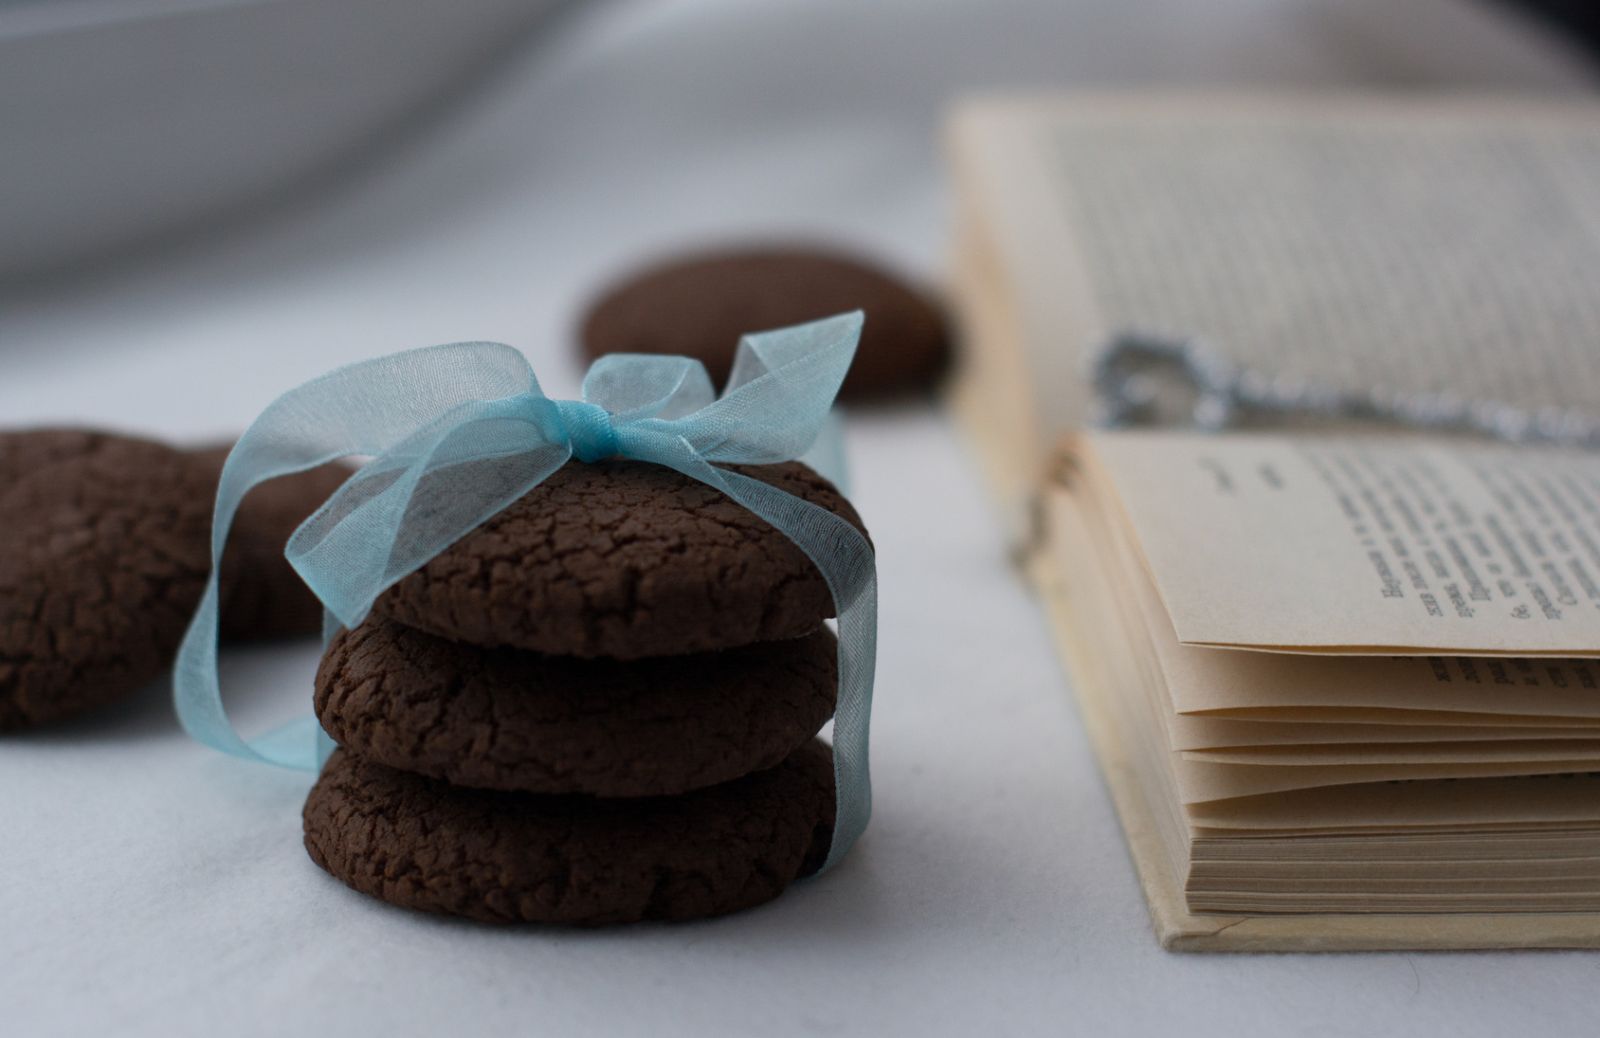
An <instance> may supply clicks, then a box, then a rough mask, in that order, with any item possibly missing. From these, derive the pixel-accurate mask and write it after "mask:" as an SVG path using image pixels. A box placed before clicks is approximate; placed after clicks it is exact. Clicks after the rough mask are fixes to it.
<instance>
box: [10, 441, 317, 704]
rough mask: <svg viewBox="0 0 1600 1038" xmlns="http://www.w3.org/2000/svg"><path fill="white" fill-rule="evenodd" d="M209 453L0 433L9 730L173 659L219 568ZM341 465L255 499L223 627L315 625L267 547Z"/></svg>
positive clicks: (104, 699)
mask: <svg viewBox="0 0 1600 1038" xmlns="http://www.w3.org/2000/svg"><path fill="white" fill-rule="evenodd" d="M207 453H208V452H191V451H184V450H180V449H178V448H175V447H171V446H168V445H166V444H162V443H157V442H154V441H151V440H144V439H139V438H136V437H131V436H124V435H121V434H117V433H108V432H103V431H99V430H92V429H72V428H40V429H25V430H13V431H6V432H0V529H4V530H5V531H6V532H7V534H8V544H7V546H6V549H7V550H6V551H5V553H4V554H3V555H0V729H7V728H22V727H28V726H31V725H35V724H40V723H46V722H49V721H53V720H57V719H60V718H64V717H68V716H71V715H73V714H77V713H81V712H84V711H86V710H89V709H92V708H94V707H96V706H99V705H102V704H104V703H109V702H112V701H114V700H116V699H119V698H121V697H122V696H124V695H126V694H127V693H129V692H131V691H133V690H134V689H136V688H138V687H139V686H140V685H143V684H144V683H146V682H148V681H150V680H152V679H154V678H156V677H158V676H159V675H160V674H161V673H162V672H163V671H164V670H165V669H166V668H167V666H168V665H169V664H170V663H171V661H172V657H173V654H174V653H175V652H176V651H177V647H178V643H179V641H180V640H181V639H182V637H183V632H184V630H185V628H186V627H187V625H188V621H189V617H190V614H191V613H192V612H193V611H194V608H195V606H196V605H197V604H198V603H199V600H200V595H201V592H202V591H203V589H204V586H205V580H206V576H207V574H208V573H209V571H210V548H209V545H210V538H211V507H212V502H213V499H214V497H215V493H216V480H217V476H218V474H219V472H220V469H221V459H222V455H223V454H225V453H226V451H225V449H224V450H223V451H222V452H221V453H218V452H216V451H211V452H209V454H211V455H214V458H208V457H207ZM336 474H337V473H336V472H332V471H329V472H324V471H323V470H318V472H316V473H308V474H305V475H302V476H291V477H286V478H285V479H283V480H275V481H274V482H273V483H271V484H267V485H266V486H263V487H261V488H258V490H257V491H255V492H252V493H251V495H250V496H249V497H248V498H247V499H246V501H245V504H244V507H243V508H242V509H241V510H240V514H239V519H238V522H237V523H236V526H235V529H236V531H237V536H235V537H233V538H231V539H230V541H229V550H228V552H227V553H226V555H225V556H224V559H223V572H222V576H223V580H222V584H223V601H224V606H223V610H222V621H223V633H224V635H225V636H227V637H233V638H238V637H242V636H251V637H258V636H272V635H284V634H314V633H315V632H316V631H317V629H318V627H319V625H320V610H319V608H318V607H317V605H316V602H315V600H314V599H312V598H311V597H310V595H309V592H305V591H304V589H303V587H301V585H300V583H299V580H298V578H297V577H296V576H295V575H294V573H293V571H292V570H291V569H290V567H289V565H288V563H287V562H285V561H284V560H283V559H282V557H281V554H280V555H277V556H276V557H275V558H274V557H269V556H268V555H267V554H266V553H265V552H264V551H263V550H262V548H261V546H262V545H264V544H269V543H272V542H273V541H274V540H275V539H277V538H278V537H279V536H280V534H281V537H282V539H283V540H287V538H288V534H289V532H290V531H291V530H292V529H293V526H294V525H295V524H298V522H299V521H300V519H301V518H304V516H305V515H307V514H309V513H310V512H311V511H312V510H313V509H314V508H315V507H316V505H317V504H319V503H320V502H321V500H322V498H323V497H325V496H326V495H327V494H328V493H331V491H332V489H333V488H334V487H336V486H337V485H338V482H339V479H342V478H343V476H342V474H337V475H338V478H334V476H335V475H336ZM278 544H279V551H281V545H282V541H281V540H279V541H278ZM290 582H292V583H293V585H294V588H295V589H298V590H292V589H290V588H289V587H288V585H289V583H290Z"/></svg>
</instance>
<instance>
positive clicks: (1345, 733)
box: [1168, 714, 1600, 750]
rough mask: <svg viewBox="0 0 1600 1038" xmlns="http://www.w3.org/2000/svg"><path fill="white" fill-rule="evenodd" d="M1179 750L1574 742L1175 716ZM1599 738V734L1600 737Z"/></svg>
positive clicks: (1484, 728) (1505, 729) (1483, 728)
mask: <svg viewBox="0 0 1600 1038" xmlns="http://www.w3.org/2000/svg"><path fill="white" fill-rule="evenodd" d="M1168 730H1169V732H1170V733H1171V735H1172V748H1173V749H1175V750H1206V749H1224V748H1252V747H1272V746H1322V745H1340V744H1347V743H1366V744H1369V745H1370V744H1374V743H1376V744H1399V743H1430V742H1469V741H1477V742H1484V741H1490V740H1507V741H1531V740H1545V739H1571V738H1573V737H1574V733H1573V731H1572V729H1571V728H1570V727H1545V728H1537V727H1520V726H1519V727H1511V726H1506V725H1500V724H1483V725H1465V724H1436V725H1426V724H1336V723H1335V724H1315V723H1312V724H1307V723H1305V722H1303V721H1294V722H1290V723H1282V722H1275V721H1246V720H1237V719H1235V718H1230V717H1216V716H1211V715H1205V714H1176V715H1174V716H1173V717H1172V719H1171V724H1170V725H1169V728H1168ZM1596 737H1597V738H1600V732H1597V733H1596Z"/></svg>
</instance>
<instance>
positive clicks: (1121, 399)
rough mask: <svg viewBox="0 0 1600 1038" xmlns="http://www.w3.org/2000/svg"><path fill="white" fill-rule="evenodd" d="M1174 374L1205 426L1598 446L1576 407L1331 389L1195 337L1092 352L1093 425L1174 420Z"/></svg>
mask: <svg viewBox="0 0 1600 1038" xmlns="http://www.w3.org/2000/svg"><path fill="white" fill-rule="evenodd" d="M1174 377H1176V378H1177V379H1178V380H1180V383H1181V385H1182V387H1183V388H1185V389H1186V390H1188V391H1189V392H1190V393H1191V394H1192V396H1193V399H1194V404H1193V407H1192V409H1191V411H1190V413H1189V414H1188V415H1187V416H1186V419H1187V422H1188V423H1189V424H1191V425H1193V426H1194V427H1195V428H1198V429H1202V430H1205V431H1208V432H1215V431H1220V430H1223V429H1230V428H1235V427H1238V426H1240V425H1244V424H1247V423H1251V422H1259V421H1261V420H1264V419H1265V420H1270V419H1271V418H1273V417H1287V416H1297V417H1309V418H1325V419H1338V420H1356V421H1370V422H1381V423H1388V424H1393V425H1400V426H1405V427H1408V428H1413V429H1427V430H1433V431H1437V432H1472V433H1478V434H1480V435H1484V436H1489V437H1492V438H1494V439H1497V440H1504V441H1506V442H1508V443H1550V444H1560V445H1565V446H1577V447H1587V448H1591V449H1594V448H1600V419H1597V418H1596V417H1594V416H1592V415H1588V414H1585V413H1583V412H1581V411H1577V410H1575V409H1572V408H1557V407H1548V408H1540V409H1539V410H1536V411H1529V410H1526V409H1524V408H1520V407H1514V406H1512V405H1510V404H1507V403H1502V402H1499V401H1494V400H1468V399H1465V398H1463V397H1461V396H1459V395H1457V394H1453V393H1427V392H1407V393H1401V392H1392V391H1388V390H1383V389H1370V390H1361V391H1346V390H1340V389H1334V388H1332V387H1329V386H1326V385H1318V384H1315V383H1313V382H1310V381H1307V380H1305V379H1302V378H1297V377H1294V376H1290V375H1271V374H1267V373H1265V372H1262V371H1258V370H1254V369H1251V368H1245V367H1240V366H1239V365H1237V364H1235V363H1233V362H1232V361H1230V360H1229V359H1228V358H1227V357H1225V356H1223V355H1222V353H1221V352H1220V351H1218V350H1217V349H1215V348H1213V347H1211V346H1209V345H1207V344H1205V343H1203V342H1201V341H1200V340H1199V339H1194V338H1188V339H1175V338H1170V337H1164V336H1159V335H1149V334H1144V333H1137V332H1129V333H1124V334H1121V335H1118V336H1116V337H1114V338H1113V339H1112V340H1111V341H1110V342H1108V343H1107V344H1106V345H1105V346H1104V347H1103V348H1102V349H1101V350H1100V352H1099V353H1098V354H1097V355H1096V356H1095V358H1094V368H1093V380H1094V390H1095V396H1096V398H1097V402H1098V404H1099V407H1100V414H1099V416H1098V417H1099V424H1100V425H1101V426H1103V427H1106V428H1125V427H1130V426H1142V425H1158V424H1166V422H1168V421H1172V419H1170V418H1164V416H1163V415H1162V414H1161V413H1160V410H1161V408H1160V404H1161V401H1162V393H1161V388H1162V385H1163V383H1164V382H1165V383H1166V384H1168V385H1170V384H1171V382H1170V380H1171V379H1172V378H1174ZM1182 420H1183V419H1178V421H1182Z"/></svg>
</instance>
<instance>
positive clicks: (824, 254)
mask: <svg viewBox="0 0 1600 1038" xmlns="http://www.w3.org/2000/svg"><path fill="white" fill-rule="evenodd" d="M850 310H862V311H864V312H865V314H866V326H865V327H864V328H863V329H862V332H861V343H860V345H859V346H858V347H857V349H856V356H855V361H854V362H853V363H852V364H851V366H850V372H849V374H848V375H847V376H846V378H845V380H844V385H843V386H842V387H841V389H840V393H839V395H840V397H841V398H843V399H847V400H849V399H854V400H861V399H866V398H870V397H883V396H891V395H894V394H900V393H907V392H914V391H917V390H923V389H926V388H928V387H929V386H931V385H932V384H933V383H934V382H935V381H937V379H938V378H939V376H940V375H941V374H943V373H944V370H945V369H946V367H948V365H949V360H950V338H949V331H948V329H947V326H946V321H945V318H944V314H943V313H942V312H941V310H940V308H939V307H938V306H936V305H935V304H934V303H933V302H932V301H930V300H929V299H928V298H927V297H926V296H925V295H924V294H922V293H921V292H918V291H916V290H915V289H913V288H911V287H910V286H909V285H907V284H906V283H904V282H903V281H901V280H900V279H899V278H897V277H895V276H893V275H892V274H890V273H888V272H887V271H885V270H883V269H881V268H879V267H877V266H875V265H873V264H871V263H867V262H863V261H862V260H859V259H856V258H854V257H851V256H848V255H845V254H843V253H841V252H837V251H834V250H831V249H827V248H817V247H807V246H792V247H773V248H757V249H732V250H728V251H722V252H703V253H698V254H691V255H687V256H684V257H681V258H678V259H675V260H670V261H667V262H663V263H660V264H658V265H655V266H652V267H649V268H647V269H644V270H641V271H639V272H638V273H636V274H633V275H631V276H629V277H627V278H625V279H623V280H621V281H619V282H618V283H617V284H616V285H615V286H614V287H612V288H611V289H609V290H608V291H607V292H606V293H605V294H604V295H602V296H601V297H599V298H598V299H596V300H595V301H594V302H593V303H592V304H590V307H589V310H588V312H587V314H586V315H585V317H584V319H583V325H582V331H581V333H580V338H581V340H582V343H583V352H584V354H585V355H586V356H588V357H589V358H590V359H593V358H596V357H599V356H601V355H603V354H607V353H669V354H683V355H685V356H690V357H695V358H697V359H698V360H700V361H701V362H702V363H704V364H705V366H706V370H707V371H708V372H709V373H710V374H711V378H712V380H713V381H714V382H716V384H717V385H719V386H720V385H722V384H723V383H725V382H726V381H727V379H728V374H729V372H730V370H731V369H732V367H733V358H734V353H735V350H736V348H737V346H738V343H739V338H740V336H742V335H744V334H746V333H747V332H760V331H767V330H769V329H773V328H784V327H787V326H789V325H794V324H804V323H805V322H807V321H816V320H821V319H822V318H824V317H832V316H833V315H835V314H840V313H845V312H847V311H850Z"/></svg>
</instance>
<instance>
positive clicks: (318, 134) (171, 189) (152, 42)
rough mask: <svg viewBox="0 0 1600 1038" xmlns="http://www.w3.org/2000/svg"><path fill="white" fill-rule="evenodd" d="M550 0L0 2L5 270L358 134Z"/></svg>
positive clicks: (1, 266)
mask: <svg viewBox="0 0 1600 1038" xmlns="http://www.w3.org/2000/svg"><path fill="white" fill-rule="evenodd" d="M555 6H557V2H556V0H404V2H396V0H0V280H4V279H8V278H13V277H18V276H25V275H31V274H39V273H45V272H51V271H55V270H58V269H60V268H63V267H66V266H69V265H71V264H74V263H79V262H82V261H85V260H92V259H94V258H95V257H97V256H100V255H103V254H106V253H108V252H111V251H114V250H118V249H122V248H126V247H128V246H130V245H133V244H135V243H137V242H139V241H141V240H144V239H147V238H150V237H152V236H154V235H157V234H161V233H163V232H171V231H175V230H178V229H181V228H184V227H186V226H192V225H194V224H196V223H197V222H199V221H201V220H202V219H204V218H205V217H207V216H210V215H214V214H218V213H223V212H226V211H227V210H229V209H230V208H231V207H235V206H238V205H240V204H242V203H245V202H248V201H250V200H252V199H255V198H260V197H262V196H264V195H267V194H269V193H270V192H272V191H273V190H274V189H279V188H282V187H283V186H284V185H287V184H291V183H293V182H294V181H295V180H296V179H298V178H301V177H305V176H307V175H308V174H311V173H313V172H315V171H317V170H318V169H320V168H325V167H328V166H330V165H332V164H334V163H336V162H338V161H340V160H342V159H347V158H349V157H351V156H353V155H356V154H359V153H360V151H361V150H362V149H363V148H365V147H367V146H369V145H370V144H371V143H372V142H373V141H374V140H375V139H377V138H378V137H379V136H380V135H381V134H382V133H383V131H384V130H386V129H389V128H392V127H394V126H396V125H398V124H400V123H402V122H403V121H404V120H405V118H406V117H407V116H408V115H411V114H413V113H415V112H417V111H418V110H419V109H422V108H423V107H424V106H425V105H426V104H427V103H428V101H429V100H430V99H431V98H435V97H438V96H440V95H441V93H442V92H445V91H448V90H449V89H451V87H452V86H454V85H456V84H458V83H461V82H463V81H465V80H466V77H468V76H470V75H471V73H472V72H474V71H475V70H478V69H481V68H483V67H484V66H485V65H486V64H487V63H488V62H490V61H492V60H493V59H494V58H495V57H496V56H498V55H499V54H501V53H504V52H505V50H506V49H507V48H508V46H509V45H511V44H512V43H514V42H515V41H517V40H518V39H520V38H521V36H522V34H524V33H526V32H528V31H529V30H530V29H531V28H532V26H533V25H534V24H535V23H536V22H537V21H538V20H539V19H540V18H541V17H542V16H543V15H545V14H548V13H549V12H550V11H551V9H552V8H554V7H555Z"/></svg>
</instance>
